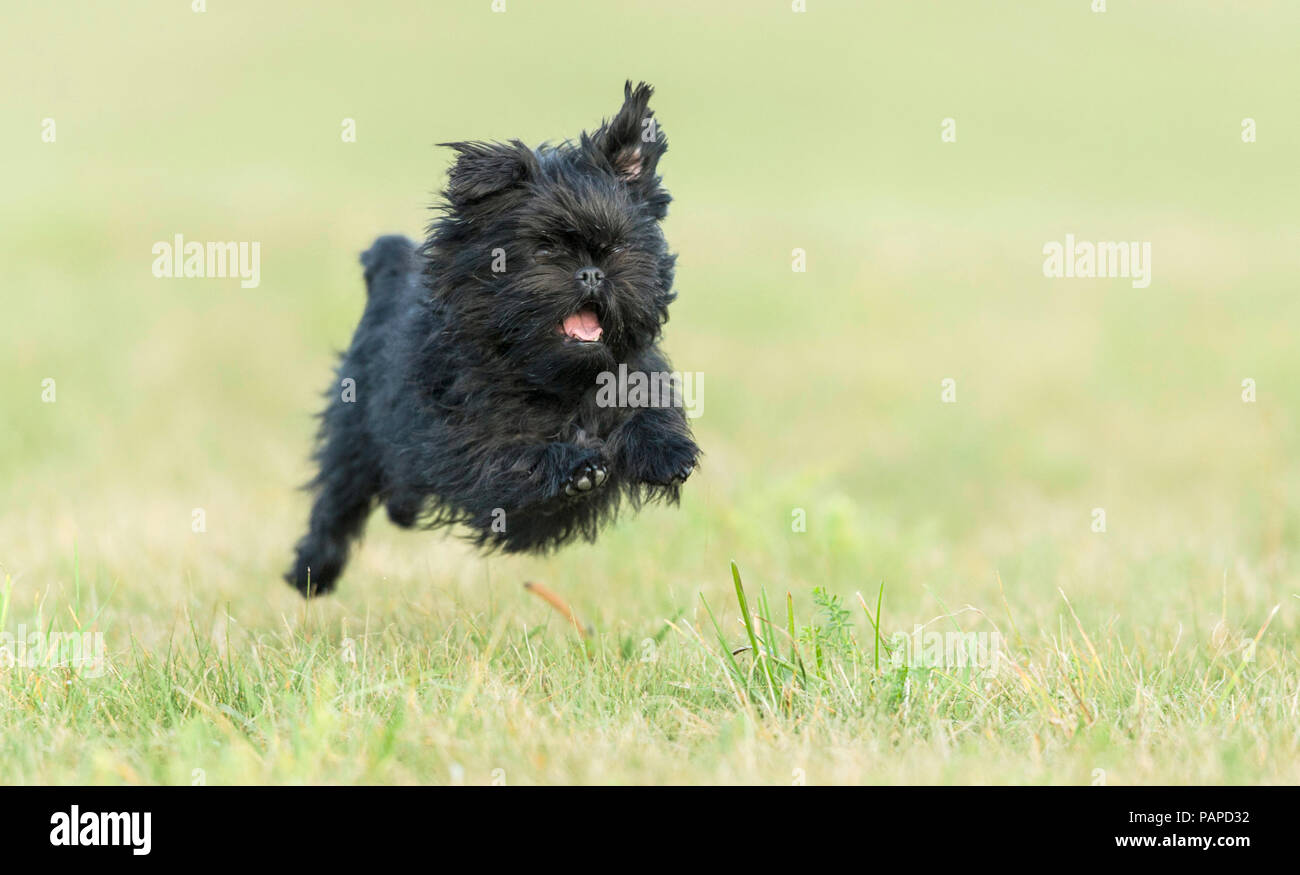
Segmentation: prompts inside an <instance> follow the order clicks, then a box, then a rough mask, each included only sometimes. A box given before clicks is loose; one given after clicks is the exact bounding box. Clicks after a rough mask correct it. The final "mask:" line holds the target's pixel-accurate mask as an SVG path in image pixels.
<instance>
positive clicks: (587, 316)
mask: <svg viewBox="0 0 1300 875" xmlns="http://www.w3.org/2000/svg"><path fill="white" fill-rule="evenodd" d="M560 333H561V334H563V335H564V336H565V337H566V338H568V339H569V340H572V341H576V342H577V343H599V342H600V338H601V336H602V335H603V334H604V333H605V329H604V328H601V327H600V319H599V318H598V317H597V316H596V311H595V310H592V309H591V308H589V307H584V308H582V309H581V310H579V311H578V312H577V313H574V314H572V315H570V316H566V317H565V318H564V321H563V322H561V323H560Z"/></svg>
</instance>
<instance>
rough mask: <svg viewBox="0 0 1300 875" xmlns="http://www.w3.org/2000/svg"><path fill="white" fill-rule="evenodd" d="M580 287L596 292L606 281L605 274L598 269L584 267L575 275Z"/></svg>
mask: <svg viewBox="0 0 1300 875" xmlns="http://www.w3.org/2000/svg"><path fill="white" fill-rule="evenodd" d="M573 278H574V279H575V280H577V281H578V285H580V286H584V287H585V288H586V289H587V290H588V291H592V292H594V291H595V290H596V289H597V288H598V287H599V286H600V284H601V283H603V282H604V281H605V272H604V271H603V270H601V269H600V268H598V267H584V268H582V269H581V270H579V271H578V272H577V273H575V274H574V275H573Z"/></svg>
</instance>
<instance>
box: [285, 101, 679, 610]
mask: <svg viewBox="0 0 1300 875" xmlns="http://www.w3.org/2000/svg"><path fill="white" fill-rule="evenodd" d="M651 93H652V89H651V88H650V87H649V86H648V85H646V84H644V83H642V84H641V85H638V86H637V87H636V88H633V87H632V84H631V83H630V82H629V83H628V84H627V86H626V87H625V89H624V103H623V106H622V108H621V109H620V110H619V111H618V113H617V115H615V116H614V118H613V119H611V120H609V121H607V122H606V123H604V124H603V125H602V126H601V127H600V128H599V129H598V130H597V131H596V132H595V133H593V134H590V135H588V134H585V133H584V134H582V135H581V137H580V138H579V139H578V141H577V142H571V141H570V142H565V143H562V144H560V145H557V146H551V145H545V144H544V145H542V146H541V147H539V148H537V149H535V150H534V149H529V148H528V147H526V146H524V145H523V144H522V143H520V142H518V141H514V142H511V143H508V144H507V143H478V142H465V143H449V144H446V145H449V146H451V148H453V149H455V150H456V152H457V153H458V156H457V159H456V162H455V165H454V166H453V167H452V169H451V171H450V174H449V181H448V186H447V189H446V191H445V192H444V195H445V198H446V204H445V205H444V206H443V207H442V208H441V210H442V215H441V216H440V218H438V219H437V220H436V221H434V222H433V224H432V225H431V226H430V228H429V236H428V239H427V241H426V242H425V243H424V245H423V246H422V247H420V248H418V249H417V248H416V247H415V245H414V244H413V243H412V242H411V241H410V240H408V239H406V238H405V237H400V236H391V237H381V238H379V239H378V240H376V241H375V243H374V245H372V246H371V247H370V249H369V250H368V251H367V252H366V253H365V254H364V255H362V256H361V262H362V264H363V265H364V266H365V278H366V289H367V294H368V299H367V302H366V309H365V313H364V315H363V316H362V317H361V324H360V325H359V326H358V327H357V330H356V333H355V335H354V336H353V338H352V345H351V347H350V348H349V349H348V351H347V352H346V353H345V354H344V355H343V357H342V361H341V363H340V365H339V368H338V382H336V384H335V386H334V387H333V388H331V390H330V392H329V396H328V397H329V398H330V399H331V400H330V402H329V406H328V407H327V409H326V410H325V412H324V414H323V416H322V423H321V428H320V436H319V445H318V448H317V451H316V454H315V459H316V461H317V462H318V463H319V465H320V472H319V473H318V474H317V475H316V478H315V479H314V480H313V481H312V482H311V484H309V486H310V488H311V489H312V490H313V491H314V492H315V496H316V500H315V505H314V506H313V507H312V511H311V521H310V524H309V528H308V531H307V534H306V535H305V536H304V537H303V538H302V540H301V541H299V542H298V545H297V558H296V560H295V562H294V565H293V567H292V568H291V569H290V570H289V572H288V573H287V574H286V575H285V577H286V579H287V580H288V581H289V582H290V583H292V584H293V585H294V586H296V587H297V588H298V589H299V590H300V591H301V592H302V593H303V594H304V595H315V594H318V593H323V592H328V591H329V590H331V589H333V587H334V583H335V581H336V579H337V578H338V576H339V574H340V573H341V572H342V570H343V566H344V564H345V563H346V562H347V557H348V548H349V546H350V544H351V542H352V541H353V539H355V538H357V537H358V536H359V535H360V534H361V531H362V529H363V527H364V526H365V522H366V518H367V517H368V516H369V514H370V512H371V510H372V509H373V507H374V506H375V504H376V503H382V504H383V505H384V506H385V507H386V508H387V510H388V515H389V518H390V519H392V520H393V522H394V523H396V524H398V525H399V526H404V527H409V526H413V525H416V524H422V525H425V526H428V527H433V526H439V525H447V524H452V523H463V524H465V525H467V526H468V527H469V528H470V530H471V536H472V537H473V538H474V540H475V541H476V543H477V544H478V545H479V546H481V547H485V548H488V549H496V548H500V549H503V550H506V551H512V552H513V551H525V550H531V551H545V550H549V549H552V548H555V547H558V546H560V545H561V544H564V543H566V542H568V541H570V540H572V539H574V538H576V537H582V538H585V539H586V540H589V541H590V540H594V539H595V537H596V533H597V531H598V529H599V527H600V526H601V524H602V523H604V522H606V521H608V520H610V519H611V518H613V517H614V516H615V515H616V513H617V510H618V506H619V502H620V499H621V498H626V499H628V500H629V501H630V502H631V503H632V504H633V505H634V506H639V505H640V504H641V503H642V502H644V501H647V500H654V499H667V500H669V501H672V502H675V501H676V500H677V498H678V488H679V486H680V484H681V483H682V482H683V481H684V480H685V479H686V478H687V477H688V476H689V475H690V473H691V471H692V470H693V469H694V467H695V465H696V462H697V459H698V456H699V448H698V447H697V446H696V445H695V442H694V440H693V439H692V437H691V432H690V428H689V427H688V425H687V420H686V417H685V415H684V413H683V410H682V409H681V407H679V406H660V407H637V408H629V407H611V406H601V405H599V404H597V401H596V385H597V384H596V379H597V375H598V374H599V373H601V372H602V371H614V372H617V370H618V366H619V364H620V363H626V364H627V369H628V371H629V372H631V371H644V372H667V371H669V370H670V368H669V365H668V363H667V361H666V359H665V358H664V357H663V355H662V353H660V351H659V350H658V348H657V347H656V345H655V344H656V341H657V340H658V337H659V334H660V330H661V328H662V326H663V323H664V322H665V321H666V320H667V318H668V305H669V303H670V302H672V300H673V299H674V297H675V294H674V292H673V291H672V285H673V264H674V261H675V256H673V255H672V254H671V253H669V251H668V246H667V243H666V242H665V240H664V236H663V233H662V231H661V230H660V227H659V220H661V219H663V217H664V216H665V215H666V214H667V211H668V203H669V200H670V198H669V195H668V193H667V192H666V191H665V190H664V189H663V188H662V186H661V184H660V178H659V177H658V176H657V175H656V173H655V171H656V167H657V165H658V162H659V159H660V157H661V156H662V155H663V154H664V152H665V151H666V149H667V141H666V140H665V138H664V134H663V131H662V130H660V129H659V128H658V126H657V122H656V121H653V120H652V119H653V113H652V112H651V110H650V109H649V108H648V102H649V99H650V95H651ZM582 314H586V321H585V322H584V321H582ZM592 317H594V320H595V321H592ZM575 320H577V321H576V322H575ZM597 321H598V323H599V332H600V338H599V339H598V340H594V341H593V340H591V339H590V337H591V335H592V333H593V326H594V325H595V324H596V322H597ZM575 325H577V326H578V327H577V328H575V327H574V326H575ZM348 381H355V382H354V383H349V382H348ZM352 388H354V391H355V397H354V398H349V389H352Z"/></svg>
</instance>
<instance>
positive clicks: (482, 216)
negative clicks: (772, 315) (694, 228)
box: [427, 83, 675, 384]
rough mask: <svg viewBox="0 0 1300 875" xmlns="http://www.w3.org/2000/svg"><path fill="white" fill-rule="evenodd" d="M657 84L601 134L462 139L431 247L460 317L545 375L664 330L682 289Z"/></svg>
mask: <svg viewBox="0 0 1300 875" xmlns="http://www.w3.org/2000/svg"><path fill="white" fill-rule="evenodd" d="M650 95H651V89H650V87H649V86H647V85H645V84H642V85H640V86H638V87H636V88H635V89H634V88H632V86H631V83H628V85H627V87H626V89H625V94H624V102H623V106H622V108H621V109H620V110H619V111H618V113H617V114H616V115H615V116H614V118H613V119H611V120H610V121H608V122H606V123H605V124H604V125H602V126H601V127H600V129H599V130H597V131H596V132H595V133H594V134H590V135H588V134H585V133H584V134H583V135H582V136H581V137H580V138H579V139H578V140H577V141H576V142H566V143H562V144H560V145H558V146H542V147H540V148H539V149H536V150H533V149H529V148H527V147H526V146H524V145H523V144H522V143H519V142H517V141H516V142H512V143H508V144H507V143H454V144H450V145H451V146H452V147H453V148H455V149H456V150H457V151H458V153H459V156H458V158H457V160H456V164H455V166H454V167H453V168H452V170H451V173H450V181H449V185H448V188H447V191H446V196H447V203H448V206H447V214H446V216H445V217H443V218H442V219H440V220H439V221H438V222H437V223H435V225H434V227H433V235H432V237H431V239H430V243H429V246H428V247H427V250H428V253H429V255H430V265H429V270H430V273H431V274H433V275H434V276H433V277H432V279H433V280H434V284H435V291H436V293H437V294H440V295H441V297H442V301H443V306H444V307H445V308H446V310H447V312H448V315H449V317H450V318H451V319H453V320H455V322H456V325H455V326H454V329H455V330H456V331H457V333H458V334H460V335H461V336H462V337H464V336H465V335H466V333H469V334H472V335H473V337H474V338H475V339H476V341H477V342H478V343H479V344H481V345H484V346H489V347H490V348H491V349H492V350H493V352H494V354H497V355H501V356H505V357H507V358H509V359H510V360H511V361H512V362H513V363H514V364H516V365H517V366H518V369H519V370H520V372H521V373H523V374H525V375H526V376H527V377H528V378H529V379H531V380H533V381H535V382H538V383H552V384H553V383H557V382H559V383H570V384H572V383H578V382H583V381H590V380H591V379H592V378H593V377H594V375H595V373H597V372H599V371H602V370H606V369H610V368H612V367H614V366H616V364H617V363H618V362H623V361H628V360H629V359H630V358H632V357H634V356H635V355H636V354H637V353H638V352H639V351H641V350H644V349H646V348H647V347H649V346H650V345H652V344H653V343H654V341H655V340H656V338H657V337H658V335H659V331H660V328H661V326H662V325H663V323H664V321H665V320H666V319H667V318H668V304H669V303H670V302H671V301H672V300H673V297H674V295H673V292H672V283H673V263H674V260H675V256H673V255H672V254H671V253H669V251H668V246H667V243H666V242H665V240H664V236H663V232H662V230H661V229H660V226H659V222H660V220H661V219H663V217H664V216H665V215H666V213H667V209H668V203H669V200H670V198H669V195H668V193H667V192H666V191H664V189H663V188H662V187H661V186H660V180H659V177H658V176H657V175H656V173H655V169H656V167H657V165H658V162H659V159H660V157H661V156H662V155H663V153H664V152H665V151H666V150H667V141H666V140H665V138H664V134H663V131H662V130H660V129H659V128H658V125H657V122H656V121H655V120H654V118H653V113H652V112H651V111H650V109H649V107H648V102H649V99H650Z"/></svg>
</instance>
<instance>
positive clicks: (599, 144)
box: [591, 81, 668, 207]
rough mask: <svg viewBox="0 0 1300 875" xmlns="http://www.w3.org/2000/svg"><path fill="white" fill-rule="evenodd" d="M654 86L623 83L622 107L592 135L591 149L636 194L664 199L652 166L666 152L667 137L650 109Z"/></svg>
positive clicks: (665, 197)
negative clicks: (634, 85)
mask: <svg viewBox="0 0 1300 875" xmlns="http://www.w3.org/2000/svg"><path fill="white" fill-rule="evenodd" d="M652 94H654V89H653V88H651V87H650V86H649V85H647V84H646V83H644V82H642V83H640V84H639V85H637V86H636V87H635V88H634V87H632V83H631V81H628V82H627V84H625V85H624V86H623V107H622V109H620V110H619V111H618V114H617V115H615V116H614V117H613V118H612V119H610V120H609V121H607V122H605V123H604V124H603V125H601V126H600V129H599V130H598V131H596V133H595V134H593V135H592V137H591V143H592V148H593V149H594V150H595V151H596V152H597V153H598V154H599V155H600V157H601V158H602V159H603V160H604V161H605V162H606V163H608V165H609V167H610V169H611V170H613V171H614V174H615V175H616V176H617V177H618V178H619V179H621V180H623V181H624V182H626V183H627V184H628V186H629V187H630V188H631V189H632V190H633V191H635V192H637V193H638V194H641V195H642V196H644V197H646V198H648V199H658V198H662V199H663V205H664V206H665V207H666V206H667V193H665V192H663V191H662V189H660V188H659V177H658V176H656V175H655V168H657V167H658V165H659V159H660V158H661V157H663V154H664V153H665V152H667V151H668V139H667V138H666V137H665V136H664V132H663V129H662V128H661V127H660V126H659V121H658V119H656V118H655V117H654V116H655V114H654V110H652V109H650V96H651V95H652Z"/></svg>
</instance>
